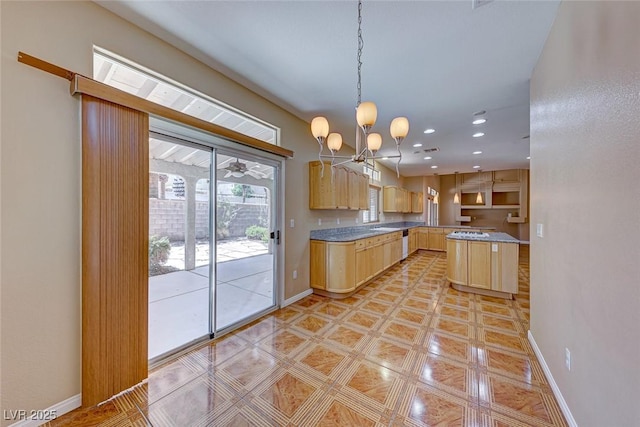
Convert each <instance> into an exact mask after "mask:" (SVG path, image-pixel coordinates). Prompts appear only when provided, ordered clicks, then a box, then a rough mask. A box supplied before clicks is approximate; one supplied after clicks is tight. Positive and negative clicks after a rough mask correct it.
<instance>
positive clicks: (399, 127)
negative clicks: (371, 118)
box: [389, 117, 409, 144]
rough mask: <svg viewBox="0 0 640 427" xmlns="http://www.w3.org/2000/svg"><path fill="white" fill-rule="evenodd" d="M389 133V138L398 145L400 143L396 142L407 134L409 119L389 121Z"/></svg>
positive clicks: (401, 118) (399, 118)
mask: <svg viewBox="0 0 640 427" xmlns="http://www.w3.org/2000/svg"><path fill="white" fill-rule="evenodd" d="M389 131H390V132H391V137H392V138H393V139H395V140H396V142H397V143H398V144H399V143H400V142H398V140H400V141H402V140H403V139H404V138H405V137H406V136H407V134H408V133H409V119H407V118H406V117H396V118H395V119H393V120H392V121H391V126H389Z"/></svg>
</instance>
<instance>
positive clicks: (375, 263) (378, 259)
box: [369, 245, 384, 278]
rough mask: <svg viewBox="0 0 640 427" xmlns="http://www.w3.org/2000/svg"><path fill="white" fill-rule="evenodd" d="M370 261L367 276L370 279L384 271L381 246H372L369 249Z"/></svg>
mask: <svg viewBox="0 0 640 427" xmlns="http://www.w3.org/2000/svg"><path fill="white" fill-rule="evenodd" d="M370 254H371V255H370V259H369V262H370V264H369V268H370V270H369V274H370V276H369V277H371V278H373V277H375V276H377V275H378V273H380V272H381V271H382V270H384V266H383V263H384V250H383V248H382V245H377V246H374V247H372V248H371V249H370Z"/></svg>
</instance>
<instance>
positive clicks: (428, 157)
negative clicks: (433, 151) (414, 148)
mask: <svg viewBox="0 0 640 427" xmlns="http://www.w3.org/2000/svg"><path fill="white" fill-rule="evenodd" d="M424 159H425V160H431V159H432V157H431V156H427V157H425V158H424Z"/></svg>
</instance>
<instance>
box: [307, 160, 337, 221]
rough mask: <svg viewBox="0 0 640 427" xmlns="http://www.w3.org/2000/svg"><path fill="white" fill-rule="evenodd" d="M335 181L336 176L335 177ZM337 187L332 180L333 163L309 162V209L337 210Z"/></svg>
mask: <svg viewBox="0 0 640 427" xmlns="http://www.w3.org/2000/svg"><path fill="white" fill-rule="evenodd" d="M334 179H335V176H334ZM334 189H335V185H334V182H333V181H332V179H331V163H329V162H324V173H323V172H322V164H321V163H320V162H319V161H314V162H309V209H335V208H336V200H335V191H334Z"/></svg>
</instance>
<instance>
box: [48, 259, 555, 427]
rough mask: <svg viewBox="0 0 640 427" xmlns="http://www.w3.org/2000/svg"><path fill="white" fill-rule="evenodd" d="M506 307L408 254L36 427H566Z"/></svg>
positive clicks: (516, 318)
mask: <svg viewBox="0 0 640 427" xmlns="http://www.w3.org/2000/svg"><path fill="white" fill-rule="evenodd" d="M527 262H528V261H527V259H526V257H525V258H523V261H522V263H521V264H520V266H519V294H518V295H517V297H516V299H515V300H505V299H502V298H494V297H486V296H480V295H475V294H469V293H466V292H462V291H458V290H455V289H453V288H451V287H450V286H449V284H448V283H447V281H446V270H447V263H446V256H445V254H443V253H438V252H429V251H419V252H418V253H416V254H414V255H411V256H410V257H409V258H407V259H406V260H404V261H403V262H402V263H400V264H396V265H395V266H393V267H391V268H390V269H389V270H387V271H386V272H384V273H383V274H381V275H380V276H378V277H377V278H376V279H374V280H373V281H372V282H371V283H370V284H368V285H367V286H366V287H364V288H363V289H361V290H359V291H358V292H357V293H355V294H354V295H352V296H350V297H348V298H345V299H342V300H333V299H330V298H326V297H322V296H318V295H310V296H307V297H305V298H303V299H301V300H300V301H297V302H295V303H293V304H291V305H290V306H288V307H285V308H284V309H281V310H277V311H275V312H274V313H272V314H270V315H267V316H264V317H263V318H261V319H258V320H257V321H255V322H252V323H251V324H249V325H246V326H244V327H242V328H241V329H240V330H238V331H235V332H232V333H230V334H228V335H226V336H223V337H221V338H219V339H216V340H213V341H211V342H209V343H206V344H203V345H201V346H200V347H199V348H197V349H195V350H193V351H191V352H189V353H187V354H185V355H182V356H180V357H177V358H175V359H174V360H170V361H168V362H167V363H164V364H162V365H160V366H158V367H155V368H154V369H153V370H152V371H151V372H150V374H149V378H148V380H147V381H146V382H145V383H143V384H141V385H139V386H137V387H135V388H133V389H131V390H129V391H127V392H126V393H123V394H122V395H119V396H117V397H115V398H113V399H112V400H110V401H108V402H106V403H104V404H103V405H101V406H98V407H93V408H87V409H78V410H76V411H73V412H71V413H69V414H66V415H64V416H62V417H60V418H59V419H57V420H54V421H53V422H51V423H48V424H46V425H71V426H75V425H82V426H85V425H87V426H88V425H101V426H110V427H120V426H146V425H150V424H153V425H162V426H172V425H175V426H186V425H189V426H191V425H215V426H274V425H283V426H285V425H286V426H289V425H290V426H294V425H300V426H302V425H304V426H340V427H342V426H358V427H360V426H394V427H395V426H457V425H460V426H482V427H506V426H509V427H520V426H565V425H566V423H565V420H564V419H563V417H562V414H561V411H560V409H559V405H558V403H557V402H556V400H555V398H554V396H553V394H552V391H551V387H550V386H549V384H548V382H547V381H546V379H545V377H544V373H543V371H542V368H541V366H540V363H539V362H538V361H537V359H536V357H535V354H534V353H533V350H532V348H531V345H530V344H529V342H528V340H527V336H526V332H527V330H528V328H529V317H530V310H529V268H528V264H527Z"/></svg>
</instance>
